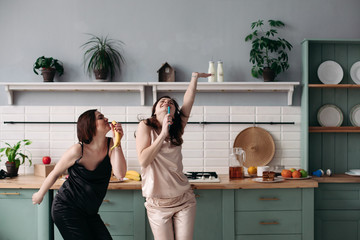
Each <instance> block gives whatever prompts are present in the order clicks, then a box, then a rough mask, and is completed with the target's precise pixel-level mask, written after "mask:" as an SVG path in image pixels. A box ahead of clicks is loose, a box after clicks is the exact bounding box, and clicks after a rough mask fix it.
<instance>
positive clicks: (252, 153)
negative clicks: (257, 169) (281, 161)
mask: <svg viewBox="0 0 360 240" xmlns="http://www.w3.org/2000/svg"><path fill="white" fill-rule="evenodd" d="M233 146H234V147H241V148H242V149H243V150H244V151H245V152H246V161H245V162H244V166H245V167H247V168H248V167H251V166H264V165H266V164H268V163H269V162H270V161H271V160H272V159H273V157H274V154H275V143H274V140H273V138H272V137H271V135H270V133H269V132H267V131H266V130H265V129H263V128H260V127H249V128H246V129H244V130H243V131H241V132H240V133H239V134H238V135H237V136H236V138H235V141H234V145H233Z"/></svg>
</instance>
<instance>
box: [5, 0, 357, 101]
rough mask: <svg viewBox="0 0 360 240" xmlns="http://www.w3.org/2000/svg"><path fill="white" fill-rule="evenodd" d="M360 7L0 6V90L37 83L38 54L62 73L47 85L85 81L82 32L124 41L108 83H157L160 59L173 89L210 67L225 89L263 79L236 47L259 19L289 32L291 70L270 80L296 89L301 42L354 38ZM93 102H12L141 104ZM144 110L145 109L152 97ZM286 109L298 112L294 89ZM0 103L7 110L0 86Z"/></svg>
mask: <svg viewBox="0 0 360 240" xmlns="http://www.w3.org/2000/svg"><path fill="white" fill-rule="evenodd" d="M359 9H360V1H359V0H342V1H340V0H181V1H180V0H177V1H175V0H103V1H98V0H62V1H49V0H32V1H26V0H1V1H0V32H1V40H0V43H1V44H0V82H41V81H42V78H41V76H37V75H35V74H34V73H33V72H32V65H33V63H34V62H35V60H36V58H37V57H39V56H42V55H45V56H52V57H54V58H57V59H59V60H61V61H62V62H63V63H64V68H65V74H64V75H63V76H62V77H60V78H56V79H55V81H61V82H75V81H76V82H77V81H79V82H88V81H92V78H90V77H88V76H87V75H86V74H85V73H84V69H83V66H82V56H83V51H82V49H81V48H80V45H81V44H83V43H84V42H85V41H86V40H87V39H88V36H86V35H85V34H84V33H92V34H95V35H109V36H110V37H112V38H116V39H120V40H122V41H123V42H125V44H126V45H125V46H124V51H123V53H124V55H125V58H126V61H127V62H126V65H125V66H124V70H123V72H122V74H121V75H118V76H117V78H116V79H115V80H114V81H119V82H148V81H157V77H158V76H157V72H156V71H157V70H158V69H159V67H160V66H161V64H162V63H164V62H165V61H167V62H169V63H170V64H171V65H172V66H173V67H174V68H175V69H176V81H189V77H190V74H191V72H192V71H207V67H208V61H209V60H211V59H213V60H219V59H221V60H222V61H223V62H224V72H225V81H245V82H251V81H261V80H260V79H253V78H252V77H251V75H250V68H251V64H250V63H249V62H248V58H249V57H248V56H249V49H250V43H245V42H244V38H245V36H246V35H247V34H248V33H249V32H250V23H251V22H253V21H256V20H257V19H265V20H267V19H279V20H282V21H284V22H285V23H286V24H287V28H286V29H285V30H282V31H280V33H281V35H282V36H283V37H284V38H286V39H287V40H288V41H290V42H291V43H292V44H293V46H294V48H293V50H292V51H291V52H290V55H289V57H290V69H289V70H288V71H287V72H286V73H283V74H281V75H279V76H278V80H279V81H294V82H299V81H300V80H301V41H302V40H303V39H304V38H331V39H337V38H340V39H355V38H356V39H359V38H360V31H359V24H360V14H359ZM149 92H151V91H149ZM220 95H221V94H220ZM93 96H94V95H90V94H81V95H79V94H71V93H57V95H56V98H55V97H54V95H53V94H51V93H26V94H25V93H24V94H23V93H21V94H16V95H15V104H17V105H89V104H96V105H138V104H139V100H138V97H137V96H136V95H134V94H132V95H131V94H130V95H128V94H114V95H111V94H110V95H106V94H98V96H99V97H98V98H94V97H93ZM210 96H212V97H211V98H209V97H210ZM268 97H270V100H268ZM179 100H180V99H179ZM180 102H181V101H180ZM146 103H147V105H151V95H150V97H149V98H148V99H147V101H146ZM294 103H295V105H299V104H300V89H297V91H296V93H295V95H294ZM195 104H197V105H286V95H285V94H279V95H274V94H226V95H223V96H219V97H217V98H214V97H213V95H210V94H201V95H200V96H198V97H197V100H196V103H195ZM0 105H7V97H6V95H5V92H4V90H3V89H2V88H1V89H0Z"/></svg>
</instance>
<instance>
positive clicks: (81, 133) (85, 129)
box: [77, 109, 97, 144]
mask: <svg viewBox="0 0 360 240" xmlns="http://www.w3.org/2000/svg"><path fill="white" fill-rule="evenodd" d="M96 111H97V109H91V110H87V111H86V112H84V113H82V114H81V115H80V116H79V118H78V121H77V137H78V139H79V142H82V143H86V144H89V143H91V141H92V140H93V137H94V136H95V134H96V117H95V112H96Z"/></svg>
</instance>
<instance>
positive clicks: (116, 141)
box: [110, 120, 122, 150]
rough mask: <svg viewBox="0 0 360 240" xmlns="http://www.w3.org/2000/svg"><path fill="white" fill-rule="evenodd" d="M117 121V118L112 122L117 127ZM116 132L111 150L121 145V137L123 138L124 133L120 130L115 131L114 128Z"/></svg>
mask: <svg viewBox="0 0 360 240" xmlns="http://www.w3.org/2000/svg"><path fill="white" fill-rule="evenodd" d="M116 123H117V122H116V121H115V120H114V121H112V122H111V124H112V125H113V126H114V127H115V125H116ZM114 134H115V140H114V146H112V147H111V149H110V150H113V149H114V148H116V147H119V146H120V140H121V138H122V135H121V134H120V133H119V132H117V131H115V129H114Z"/></svg>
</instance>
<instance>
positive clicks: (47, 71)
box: [33, 56, 64, 82]
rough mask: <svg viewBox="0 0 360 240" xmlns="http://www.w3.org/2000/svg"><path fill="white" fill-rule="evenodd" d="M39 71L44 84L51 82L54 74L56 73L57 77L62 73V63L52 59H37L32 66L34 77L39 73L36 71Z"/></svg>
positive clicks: (43, 57)
mask: <svg viewBox="0 0 360 240" xmlns="http://www.w3.org/2000/svg"><path fill="white" fill-rule="evenodd" d="M37 69H41V75H43V78H44V82H53V81H54V77H55V73H56V72H58V73H59V76H61V75H62V74H63V73H64V67H63V64H62V62H60V61H59V60H57V59H54V58H52V57H45V56H42V57H39V58H38V59H36V62H35V63H34V66H33V71H34V73H35V74H36V75H39V73H38V72H37V71H36V70H37Z"/></svg>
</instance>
